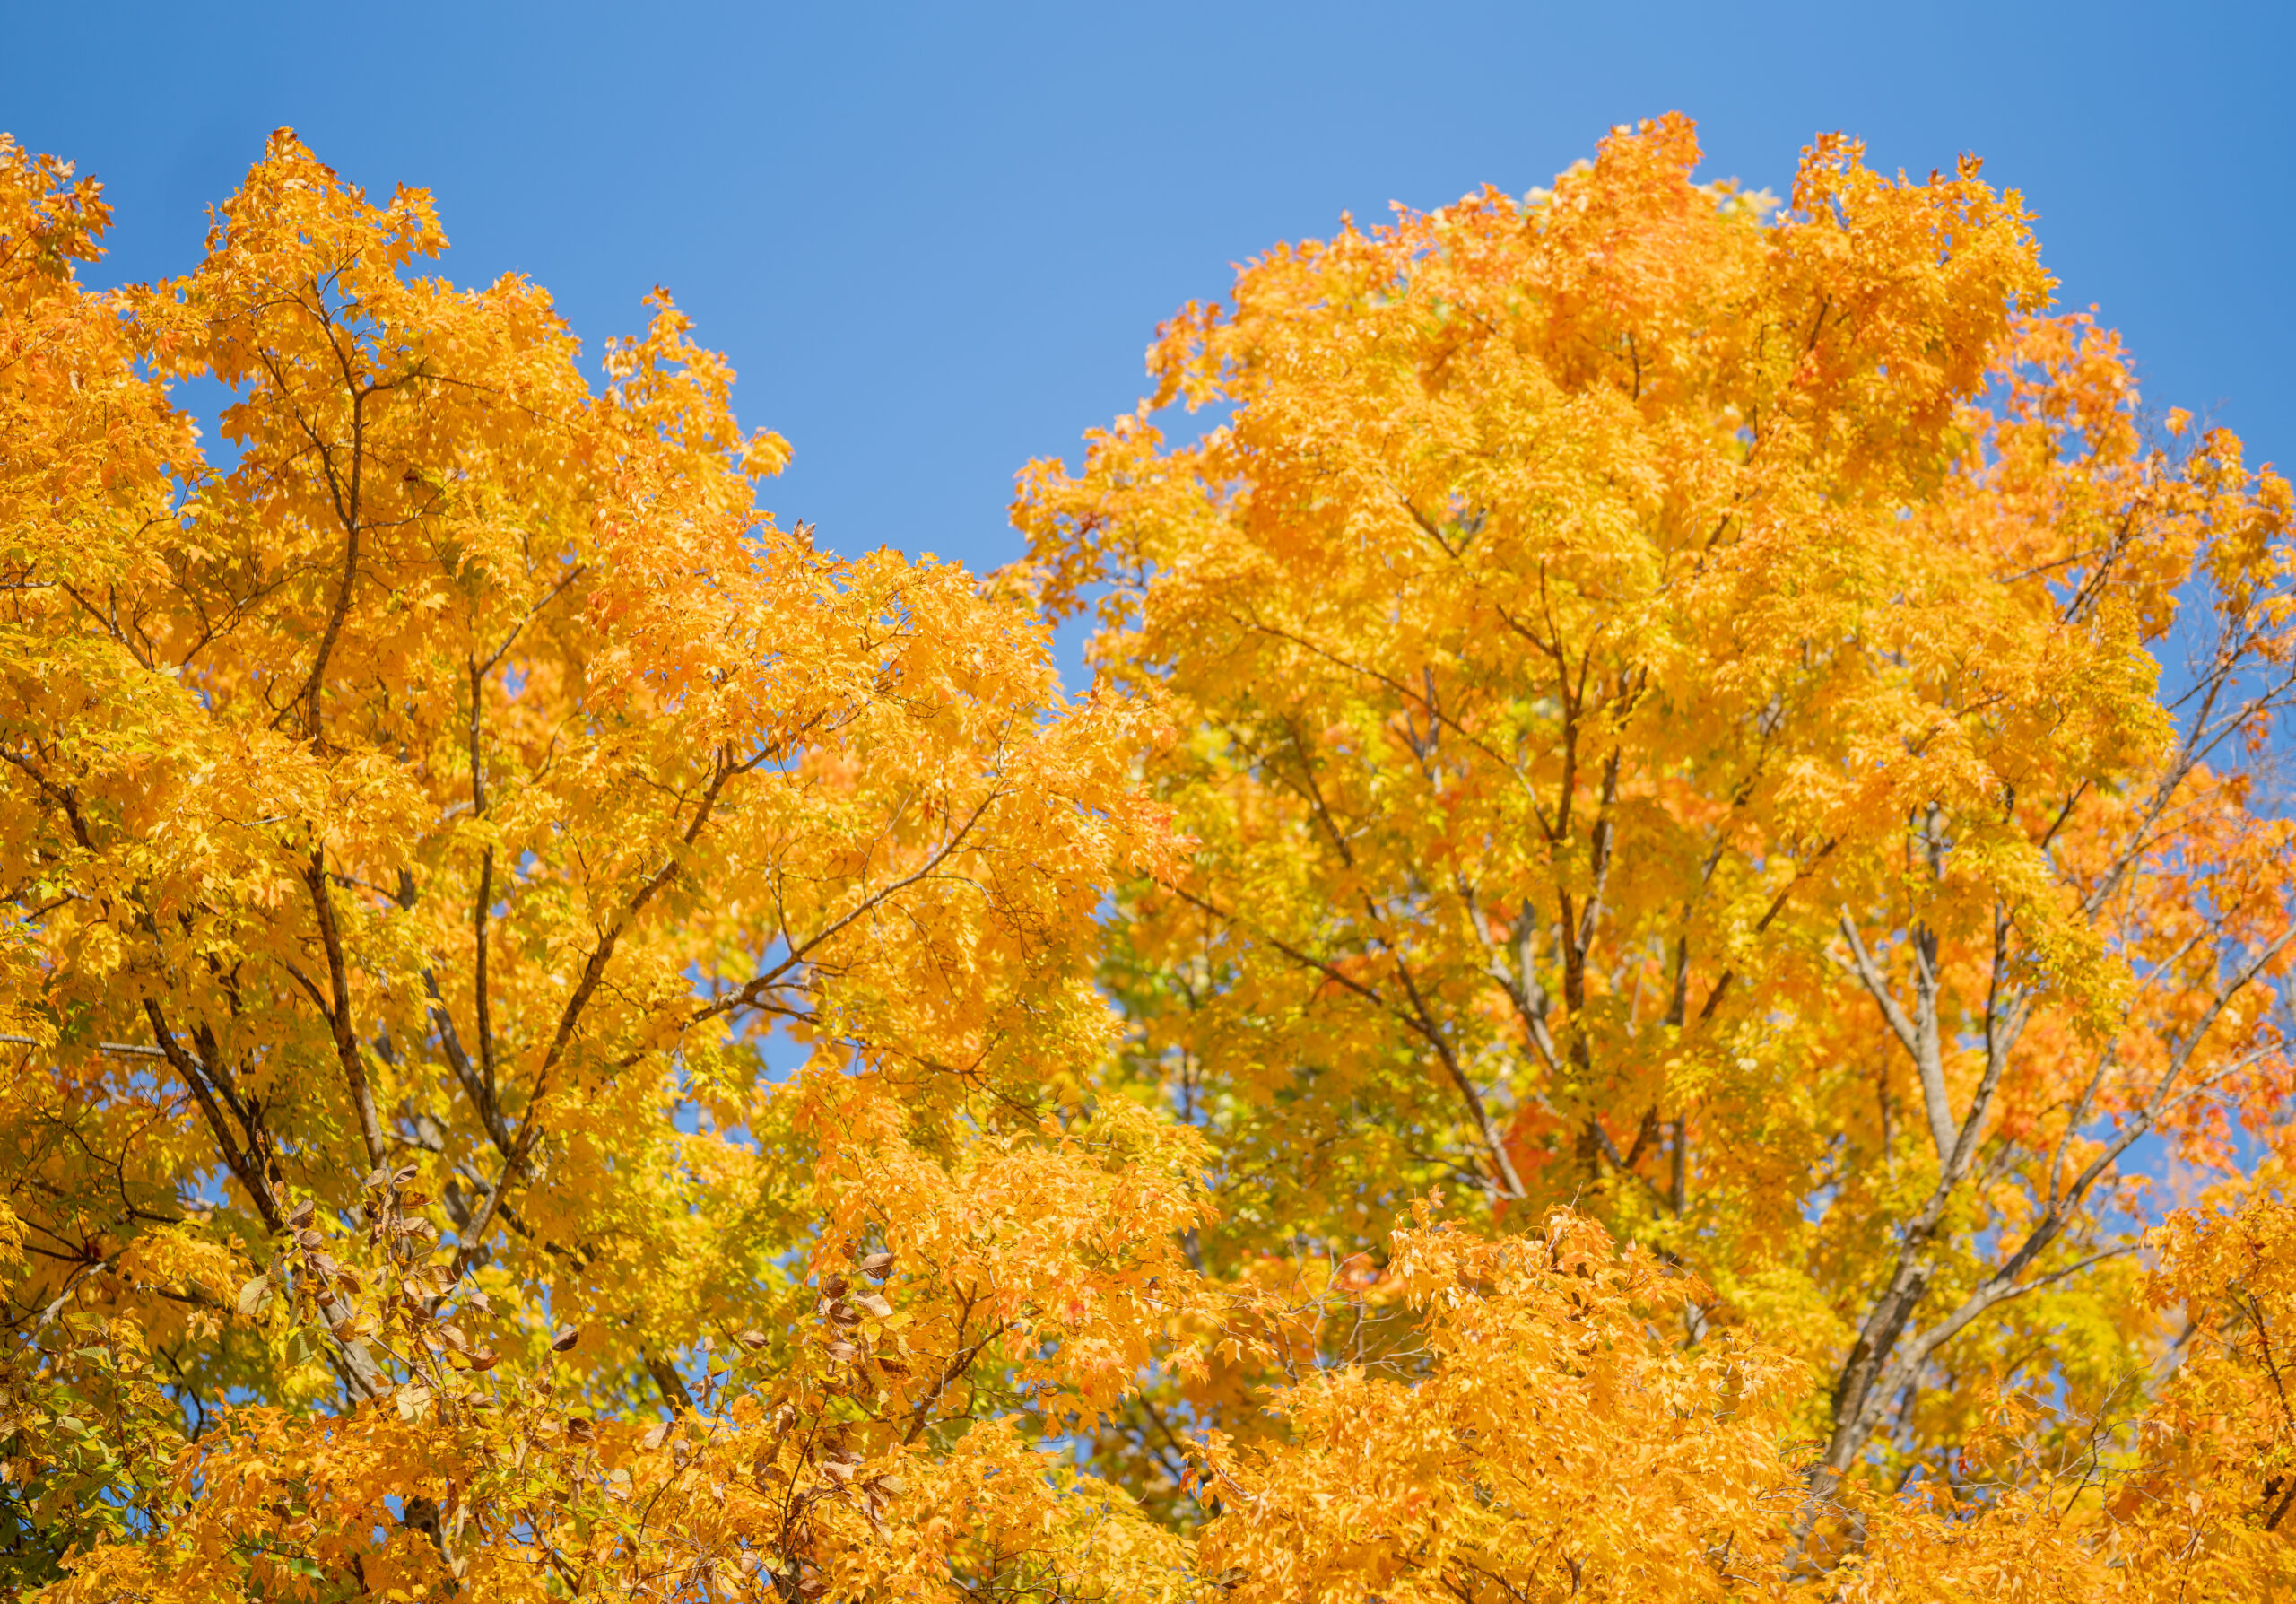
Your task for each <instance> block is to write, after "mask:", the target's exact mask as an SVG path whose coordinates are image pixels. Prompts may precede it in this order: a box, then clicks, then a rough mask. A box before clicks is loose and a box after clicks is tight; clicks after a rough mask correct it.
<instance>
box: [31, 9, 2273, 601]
mask: <svg viewBox="0 0 2296 1604" xmlns="http://www.w3.org/2000/svg"><path fill="white" fill-rule="evenodd" d="M2292 65H2296V7H2292V6H2290V5H2288V4H2247V5H2238V4H2199V3H2195V0H2186V3H2185V4H2173V5H2172V4H2150V5H2143V6H2135V5H2123V4H2110V3H2109V0H2108V3H2096V0H2092V3H2089V4H2051V5H2039V4H2013V3H1998V4H1944V3H1931V4H1900V5H1892V6H1874V5H1858V4H1830V5H1802V4H1762V3H1761V0H1735V3H1732V4H1720V3H1711V4H1609V5H1578V6H1571V7H1561V6H1551V5H1545V4H1517V5H1511V6H1501V5H1470V4H1430V3H1427V0H1421V3H1420V4H1390V5H1384V6H1378V7H1371V6H1362V5H1353V4H1320V5H1275V4H1267V5H1252V4H1229V5H1220V6H1209V5H1197V4H1157V5H1121V4H1108V3H1106V0H1103V3H1101V4H1072V5H1067V6H1038V5H1024V4H974V5H970V6H957V5H909V4H885V3H881V4H845V5H821V6H814V7H807V8H798V7H794V6H772V5H764V4H752V5H735V4H653V5H646V6H640V5H633V4H624V5H618V6H607V5H596V4H581V3H577V0H558V3H557V4H547V5H544V4H517V5H514V4H497V3H495V0H462V3H460V4H430V3H427V0H423V3H410V0H388V3H385V4H361V5H356V6H349V5H330V4H321V3H316V0H304V3H303V4H292V5H285V4H209V5H201V4H186V3H178V4H167V5H122V4H100V3H96V0H73V3H71V4H64V3H61V0H39V3H33V0H0V128H5V129H7V130H8V131H10V132H12V133H13V134H14V135H16V136H17V137H18V138H19V139H20V140H22V142H23V143H25V144H28V145H30V146H31V147H32V148H34V149H36V150H47V151H53V152H55V153H58V154H61V155H65V156H69V157H71V158H73V159H74V160H76V161H78V162H79V163H80V166H81V170H83V172H92V173H94V174H96V175H98V176H100V177H101V178H102V179H104V180H105V182H106V184H107V186H108V187H109V194H110V196H111V198H112V201H113V203H114V205H115V207H116V208H117V228H116V231H115V232H114V234H113V237H112V238H113V254H112V256H111V257H110V259H109V263H108V264H107V266H106V267H105V269H104V270H103V271H104V274H105V275H107V276H109V277H110V278H112V279H135V278H143V277H147V276H152V275H162V274H167V273H171V272H178V271H181V270H184V269H186V268H187V267H188V266H190V265H191V264H192V263H193V262H194V261H195V260H196V257H197V254H198V251H199V246H200V240H201V235H202V231H203V229H204V207H205V206H206V205H208V204H210V203H211V202H213V201H215V200H217V199H219V198H221V197H222V196H224V195H225V194H226V193H228V192H229V191H230V189H231V188H232V187H234V185H235V183H236V182H237V179H238V178H239V175H240V174H241V173H242V172H243V171H244V170H245V169H246V167H247V165H248V162H250V161H252V160H254V158H255V157H256V155H257V153H259V151H260V150H261V147H262V144H263V138H264V135H265V132H266V131H267V130H269V129H271V128H272V127H274V126H279V125H281V124H287V125H291V126H294V127H295V128H296V129H297V130H298V131H299V132H300V133H301V134H302V135H303V136H304V137H305V138H306V139H307V140H308V141H309V143H310V144H311V145H312V146H313V147H314V148H315V149H316V150H317V153H319V155H320V157H321V158H322V159H323V160H325V161H328V162H330V163H332V164H333V165H334V166H335V167H336V168H337V169H338V170H341V171H342V172H343V173H344V174H345V175H346V176H347V177H349V178H350V179H352V180H353V181H355V182H359V183H363V184H365V185H367V186H368V187H370V189H373V190H377V191H379V192H382V193H387V192H388V190H389V188H390V187H391V186H392V185H394V184H395V183H398V182H401V181H404V182H407V183H411V184H417V185H422V186H424V187H429V188H430V189H431V190H432V191H433V192H434V193H435V194H436V195H437V196H438V198H439V206H440V209H441V212H442V214H443V216H444V219H445V222H446V225H447V231H448V235H449V237H450V238H452V239H453V240H455V242H456V244H455V248H454V250H453V251H452V253H451V254H450V256H449V257H448V272H449V273H451V274H452V275H454V276H455V277H456V278H457V279H459V280H463V281H465V282H474V281H476V282H483V281H484V280H487V279H490V278H491V277H492V276H494V275H496V274H498V273H500V272H501V271H503V270H505V269H512V268H515V269H518V270H521V271H524V272H526V273H528V274H530V275H533V276H534V277H535V278H536V279H537V280H539V281H540V282H541V283H544V284H545V285H547V286H548V287H549V288H550V289H551V290H552V292H554V293H555V295H556V296H557V298H558V301H559V304H560V306H561V308H562V309H563V310H564V311H565V313H566V315H567V316H568V317H569V318H570V320H571V321H572V323H573V325H574V327H575V328H576V329H577V331H578V332H579V333H580V334H581V335H582V336H583V337H584V340H585V343H586V347H587V354H588V356H589V357H590V358H592V359H595V357H596V354H597V353H598V351H599V349H600V347H601V345H602V343H603V341H604V337H605V336H608V335H612V334H617V333H625V332H630V331H632V330H634V329H635V328H636V327H638V326H639V320H640V316H641V313H640V309H639V297H640V296H642V295H643V294H644V293H645V292H646V291H647V289H648V287H649V286H650V285H653V284H655V283H661V284H664V285H665V286H667V287H668V288H669V289H670V290H671V291H672V292H673V293H674V294H675V295H676V296H677V298H678V300H679V301H680V302H681V303H682V304H683V306H684V307H686V308H687V309H689V310H690V311H691V312H692V313H693V314H694V315H695V317H696V318H697V319H698V321H699V326H700V327H699V335H700V338H701V339H702V340H703V342H704V343H705V344H711V345H714V346H717V347H718V348H720V349H722V350H724V351H726V353H728V354H729V355H730V356H731V358H732V360H733V362H734V363H735V366H736V367H737V368H738V369H739V370H740V372H741V375H742V379H741V384H740V387H739V388H738V390H737V392H736V396H737V401H738V405H739V406H740V409H741V413H742V416H743V418H744V422H745V423H750V424H752V425H753V426H754V425H766V426H770V427H772V428H774V429H778V430H779V431H780V432H782V433H783V434H785V435H787V437H788V438H789V439H790V440H791V441H792V442H793V443H794V444H795V446H796V463H795V465H794V466H793V467H792V468H791V470H790V472H789V473H788V475H787V476H786V478H785V479H784V480H783V481H782V482H781V483H780V484H777V485H774V486H772V487H770V492H769V497H768V500H769V501H770V504H771V505H772V506H773V508H774V509H775V510H776V511H777V512H778V514H780V515H781V517H782V518H783V520H784V521H785V522H787V521H789V520H791V519H800V518H802V519H809V520H812V521H813V522H815V523H816V524H818V526H819V527H820V532H821V536H822V540H823V542H824V543H825V544H826V545H830V546H831V547H832V548H834V549H838V550H841V551H859V550H863V549H865V548H868V547H872V546H874V545H880V544H891V545H897V546H900V547H902V548H904V549H907V550H910V551H918V550H927V549H929V550H935V551H938V552H941V553H943V554H949V555H956V556H961V557H964V558H965V559H967V560H969V561H971V562H978V563H984V564H986V563H991V562H1002V561H1005V560H1006V559H1007V558H1009V557H1011V556H1013V555H1015V554H1017V552H1018V541H1017V537H1016V536H1013V533H1012V532H1011V530H1010V529H1009V527H1007V526H1006V524H1005V516H1004V508H1005V502H1006V500H1007V499H1008V497H1009V494H1010V489H1011V483H1012V475H1013V471H1014V470H1015V469H1016V468H1017V467H1019V466H1020V465H1021V464H1022V462H1023V461H1024V460H1026V459H1027V458H1030V457H1031V456H1039V455H1047V454H1052V453H1064V454H1073V451H1074V446H1075V442H1076V440H1077V436H1078V434H1079V432H1081V431H1083V429H1084V428H1086V427H1088V426H1091V425H1092V424H1095V423H1100V422H1103V421H1105V420H1106V419H1107V418H1108V417H1109V415H1110V414H1114V413H1116V412H1118V411H1119V410H1122V409H1124V408H1126V407H1127V406H1128V405H1131V403H1132V402H1133V400H1134V399H1135V397H1137V395H1138V394H1139V392H1140V390H1141V388H1142V387H1143V376H1142V369H1141V354H1142V352H1143V349H1144V346H1145V344H1146V343H1147V341H1148V339H1149V337H1150V336H1151V334H1152V331H1153V328H1154V326H1155V324H1156V322H1157V320H1158V319H1159V318H1162V317H1163V316H1165V315H1166V314H1168V313H1169V312H1170V310H1171V309H1174V308H1175V307H1177V306H1178V304H1179V303H1180V302H1181V301H1185V300H1187V298H1188V297H1190V296H1192V295H1217V294H1219V293H1220V292H1222V289H1223V288H1224V286H1225V284H1226V281H1227V275H1228V265H1229V264H1230V263H1231V262H1234V261H1237V260H1240V259H1242V258H1244V257H1248V256H1250V255H1253V254H1255V253H1257V251H1259V250H1260V249H1262V248H1265V246H1267V245H1268V244H1269V243H1271V242H1272V241H1274V240H1278V239H1282V238H1289V237H1297V236H1300V235H1302V234H1319V233H1324V232H1327V231H1329V230H1330V229H1331V227H1332V226H1333V224H1334V222H1335V219H1336V218H1337V216H1338V215H1339V214H1340V213H1341V212H1342V211H1343V210H1352V211H1353V212H1355V213H1356V214H1358V215H1359V216H1361V217H1366V218H1370V217H1378V216H1382V215H1384V214H1385V212H1386V208H1387V203H1388V202H1389V201H1391V200H1402V201H1405V202H1408V203H1410V204H1412V205H1422V206H1423V205H1437V204H1440V203H1442V202H1444V201H1447V200H1449V199H1452V198H1454V197H1456V196H1459V195H1460V194H1462V193H1464V192H1465V191H1467V190H1469V189H1471V188H1474V187H1476V186H1478V185H1480V184H1482V183H1483V182H1485V181H1489V182H1491V183H1494V184H1498V185H1500V186H1501V187H1505V188H1508V189H1509V190H1514V191H1518V192H1519V191H1521V190H1523V189H1526V188H1528V187H1531V186H1533V185H1535V184H1543V183H1544V182H1546V181H1547V180H1548V179H1549V178H1550V177H1551V176H1552V174H1553V173H1554V172H1555V171H1556V170H1559V169H1561V168H1562V167H1564V166H1567V165H1568V164H1569V163H1570V161H1573V160H1575V159H1577V158H1578V157H1580V156H1583V155H1586V154H1588V153H1591V152H1592V149H1593V147H1594V144H1595V142H1596V139H1597V138H1598V137H1599V136H1600V135H1601V134H1602V132H1603V130H1604V129H1605V128H1606V127H1607V126H1610V125H1612V124H1613V123H1616V122H1619V121H1622V120H1625V119H1630V118H1637V117H1643V116H1649V115H1652V114H1655V113H1657V112H1660V111H1665V110H1669V109H1680V110H1683V111H1686V112H1688V113H1690V114H1691V115H1692V117H1694V118H1697V119H1698V120H1699V122H1700V127H1701V132H1702V135H1703V138H1704V140H1705V143H1706V148H1707V150H1708V153H1709V164H1708V168H1707V171H1708V173H1709V176H1714V177H1721V176H1730V175H1735V176H1736V177H1739V178H1742V179H1745V180H1746V181H1747V182H1749V183H1752V184H1757V185H1767V186H1769V187H1772V188H1774V189H1778V190H1780V191H1782V190H1783V189H1784V188H1785V187H1786V185H1787V181H1788V180H1789V179H1790V177H1791V175H1792V172H1793V169H1794V163H1795V158H1796V152H1797V151H1798V149H1799V148H1800V147H1801V145H1802V144H1804V143H1805V142H1806V141H1807V139H1808V138H1809V137H1810V135H1812V134H1813V132H1815V131H1817V130H1820V129H1832V128H1840V129H1846V130H1848V131H1850V132H1853V133H1857V134H1860V135H1863V136H1864V137H1865V139H1866V140H1867V142H1868V144H1869V149H1870V154H1871V159H1872V160H1873V161H1874V163H1875V164H1876V165H1879V166H1883V167H1884V168H1897V167H1900V166H1901V167H1904V168H1907V169H1909V170H1913V171H1916V172H1925V173H1926V171H1927V170H1929V169H1930V168H1932V167H1937V166H1944V165H1947V164H1949V163H1950V162H1951V161H1952V159H1953V157H1954V155H1955V154H1956V153H1959V152H1961V151H1964V150H1971V151H1975V152H1977V153H1979V154H1980V155H1982V156H1983V157H1985V159H1986V162H1987V168H1986V170H1987V176H1988V177H1990V178H1992V179H1995V180H1996V182H1999V183H2003V184H2007V185H2013V186H2015V187H2019V188H2021V189H2022V190H2023V191H2024V192H2025V194H2026V196H2027V197H2028V199H2029V201H2030V202H2031V205H2032V206H2033V207H2034V209H2035V210H2036V211H2037V212H2038V213H2039V219H2040V223H2039V226H2040V233H2041V238H2042V240H2043V243H2044V248H2045V251H2046V257H2047V260H2048V265H2049V266H2050V267H2051V268H2052V270H2053V271H2054V272H2055V273H2056V274H2057V275H2058V277H2059V278H2061V279H2062V280H2063V283H2064V287H2063V291H2062V296H2063V299H2064V300H2065V301H2066V302H2068V303H2070V304H2074V305H2085V304H2087V303H2089V302H2092V301H2094V302H2097V303H2100V307H2101V309H2102V313H2103V317H2104V318H2105V320H2106V321H2108V322H2109V323H2111V324H2113V325H2115V326H2117V327H2119V328H2121V329H2122V330H2123V331H2124V332H2125V333H2126V336H2128V339H2129V342H2130V344H2131V345H2132V347H2133V349H2134V350H2135V353H2136V355H2137V358H2138V360H2139V362H2140V364H2141V368H2142V371H2143V373H2144V379H2145V394H2146V398H2147V400H2148V401H2149V402H2151V403H2152V404H2154V405H2161V406H2165V405H2170V404H2172V403H2173V404H2177V405H2185V406H2187V407H2190V408H2192V409H2193V410H2194V411H2196V412H2197V413H2200V414H2204V415H2213V417H2214V418H2215V419H2216V420H2217V421H2219V422H2222V423H2229V424H2230V425H2231V426H2232V427H2233V428H2235V429H2237V430H2239V432H2241V433H2242V434H2243V435H2245V436H2246V437H2247V438H2248V441H2249V444H2250V448H2251V450H2252V452H2253V453H2254V455H2255V456H2256V457H2257V458H2272V459H2276V460H2278V461H2279V462H2281V463H2282V464H2283V465H2287V464H2289V463H2290V461H2291V458H2296V399H2292V386H2291V375H2292V374H2296V314H2292V310H2291V301H2290V296H2291V294H2292V292H2296V269H2292V263H2291V256H2292V246H2296V205H2292V203H2296V184H2292V166H2296V89H2292V86H2291V84H2290V82H2289V77H2290V72H2291V68H2292Z"/></svg>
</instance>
